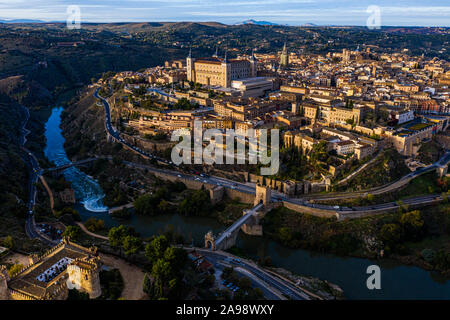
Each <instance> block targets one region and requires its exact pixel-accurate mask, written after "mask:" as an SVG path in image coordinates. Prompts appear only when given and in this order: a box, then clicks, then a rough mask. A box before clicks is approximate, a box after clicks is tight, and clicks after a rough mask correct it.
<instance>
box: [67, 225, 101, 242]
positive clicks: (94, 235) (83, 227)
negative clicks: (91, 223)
mask: <svg viewBox="0 0 450 320" xmlns="http://www.w3.org/2000/svg"><path fill="white" fill-rule="evenodd" d="M75 223H76V224H77V225H78V226H79V227H80V228H81V230H83V232H84V233H86V234H88V235H90V236H91V237H94V238H99V239H102V240H106V241H108V237H105V236H102V235H99V234H96V233H93V232H90V231H89V230H88V229H87V228H86V226H85V225H84V224H83V223H82V222H75Z"/></svg>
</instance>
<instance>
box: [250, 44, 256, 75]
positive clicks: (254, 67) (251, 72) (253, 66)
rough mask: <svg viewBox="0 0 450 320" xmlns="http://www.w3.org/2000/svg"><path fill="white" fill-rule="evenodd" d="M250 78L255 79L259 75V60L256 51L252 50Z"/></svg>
mask: <svg viewBox="0 0 450 320" xmlns="http://www.w3.org/2000/svg"><path fill="white" fill-rule="evenodd" d="M249 61H250V77H251V78H255V77H257V75H258V60H256V58H255V53H254V50H252V56H251V57H250V60H249Z"/></svg>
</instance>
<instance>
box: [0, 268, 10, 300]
mask: <svg viewBox="0 0 450 320" xmlns="http://www.w3.org/2000/svg"><path fill="white" fill-rule="evenodd" d="M8 280H9V277H8V270H6V267H5V266H0V300H9V294H8V283H7V281H8Z"/></svg>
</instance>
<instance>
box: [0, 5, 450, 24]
mask: <svg viewBox="0 0 450 320" xmlns="http://www.w3.org/2000/svg"><path fill="white" fill-rule="evenodd" d="M73 4H78V5H79V6H80V7H81V14H82V21H85V22H119V21H139V22H142V21H189V20H191V21H211V20H215V21H218V22H223V23H235V22H239V21H240V20H243V19H248V18H253V19H256V20H258V19H264V20H269V21H272V22H278V23H288V24H303V23H306V22H313V23H317V24H327V25H330V24H335V25H338V24H347V25H365V23H366V20H367V17H368V14H367V12H366V9H367V7H368V6H369V5H372V4H376V5H379V6H380V8H381V15H382V23H383V25H399V24H401V25H424V26H428V25H441V26H449V21H450V5H449V3H448V0H434V1H433V4H430V5H429V6H427V5H424V2H423V0H399V1H396V2H395V4H394V2H393V1H392V0H377V1H375V0H358V1H357V0H339V1H337V0H248V1H246V0H229V1H225V0H223V1H218V0H0V16H1V17H2V18H4V19H39V20H46V21H54V20H57V21H64V20H65V19H66V7H67V6H68V5H73Z"/></svg>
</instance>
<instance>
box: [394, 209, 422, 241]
mask: <svg viewBox="0 0 450 320" xmlns="http://www.w3.org/2000/svg"><path fill="white" fill-rule="evenodd" d="M399 222H400V224H401V225H402V227H403V231H404V233H405V235H406V237H407V238H409V239H414V240H417V239H418V238H419V237H420V235H421V233H422V232H421V231H422V227H423V225H424V221H423V219H422V217H421V215H420V211H419V210H414V211H411V212H407V213H404V214H402V215H401V216H400V219H399Z"/></svg>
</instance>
